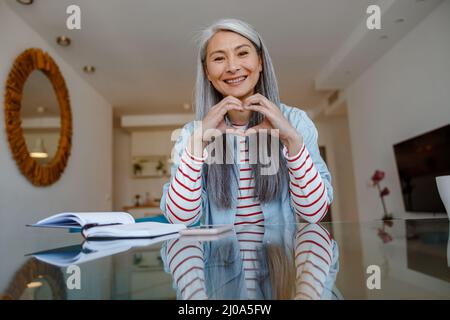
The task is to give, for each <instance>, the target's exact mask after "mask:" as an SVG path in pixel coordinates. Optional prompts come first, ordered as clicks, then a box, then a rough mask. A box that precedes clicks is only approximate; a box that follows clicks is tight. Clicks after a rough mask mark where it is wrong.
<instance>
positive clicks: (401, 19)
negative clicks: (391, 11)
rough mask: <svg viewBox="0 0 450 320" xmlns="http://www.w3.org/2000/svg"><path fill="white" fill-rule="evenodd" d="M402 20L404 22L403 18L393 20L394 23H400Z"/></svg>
mask: <svg viewBox="0 0 450 320" xmlns="http://www.w3.org/2000/svg"><path fill="white" fill-rule="evenodd" d="M402 22H405V19H403V18H398V19H396V20H395V23H402Z"/></svg>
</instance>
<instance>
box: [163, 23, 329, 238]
mask: <svg viewBox="0 0 450 320" xmlns="http://www.w3.org/2000/svg"><path fill="white" fill-rule="evenodd" d="M195 111H196V118H197V120H198V121H196V122H194V121H193V122H190V123H188V124H186V125H185V126H184V128H183V130H182V133H181V134H180V136H179V137H178V139H177V141H176V144H175V149H174V150H175V153H174V165H173V166H172V169H171V174H172V177H171V181H170V182H169V183H167V184H166V185H165V186H164V189H163V196H162V199H161V210H162V211H163V212H164V213H165V216H166V218H167V219H168V220H169V221H170V222H171V223H184V224H186V225H192V224H195V223H197V222H199V221H202V222H203V223H206V224H234V225H236V226H240V225H249V224H250V225H257V226H263V225H264V224H267V223H277V224H284V223H292V222H295V221H296V220H295V217H297V218H298V219H300V220H306V221H307V222H311V223H315V222H318V221H320V220H321V219H322V218H323V217H324V216H325V214H326V212H327V210H328V208H329V206H330V204H331V201H332V199H333V189H332V186H331V177H330V173H329V171H328V169H327V167H326V165H325V163H324V162H323V160H322V158H321V157H320V154H319V149H318V145H317V130H316V128H315V126H314V124H313V123H312V121H311V120H310V119H309V118H308V116H307V115H306V113H305V112H304V111H302V110H300V109H297V108H292V107H288V106H286V105H284V104H282V103H281V102H280V99H279V95H278V85H277V80H276V77H275V72H274V69H273V66H272V62H271V59H270V56H269V53H268V51H267V48H266V47H265V45H264V43H263V41H262V39H261V37H260V36H259V34H258V33H257V32H256V31H255V30H254V29H253V28H252V27H251V26H250V25H248V24H247V23H245V22H242V21H239V20H235V19H225V20H220V21H218V22H216V23H214V24H213V25H211V26H210V27H208V28H206V29H205V30H204V31H203V33H202V34H201V37H200V41H199V55H198V66H197V81H196V88H195ZM198 124H200V125H198ZM264 129H268V130H271V131H270V132H271V135H269V136H268V137H267V141H262V140H263V138H262V137H263V136H264V135H263V134H264ZM211 132H213V134H211ZM213 137H215V138H216V139H215V140H214V141H215V142H217V141H221V139H222V138H223V137H225V139H226V141H227V143H226V144H225V145H223V148H222V147H220V148H215V149H214V151H215V152H214V156H215V157H216V158H220V159H221V160H229V157H230V155H231V158H232V159H231V160H232V162H231V163H230V161H225V162H226V163H223V162H222V163H214V162H213V163H205V162H207V161H206V160H207V158H208V156H209V157H212V154H209V155H208V151H207V149H208V148H207V147H209V146H211V145H212V143H210V142H211V140H213ZM255 137H256V139H257V140H256V143H257V144H256V149H257V150H256V153H258V154H260V152H261V151H264V150H265V151H267V152H269V151H268V150H270V151H271V153H270V159H279V164H278V167H277V170H276V172H275V173H273V172H272V173H271V174H266V173H265V172H264V170H263V169H264V166H263V164H262V163H259V162H257V163H251V162H250V161H249V158H252V157H253V156H254V154H255V150H254V149H252V148H251V147H252V144H251V141H255V140H254V139H252V138H255ZM274 139H275V140H274ZM222 141H223V140H222ZM273 142H280V143H279V144H278V147H277V149H276V150H274V148H273V145H274V143H273ZM230 144H231V145H232V147H231V148H230ZM275 145H276V144H275ZM216 147H217V146H216ZM222 149H223V150H222ZM249 149H252V150H253V152H252V150H249ZM208 150H211V149H208ZM230 150H231V151H230ZM221 151H224V155H223V159H222V155H221V153H220V152H221ZM211 153H212V152H211ZM216 160H217V159H216ZM216 162H217V161H216ZM252 236H255V237H256V238H257V237H260V236H262V234H260V235H258V234H254V233H252ZM253 240H255V241H259V240H260V239H253Z"/></svg>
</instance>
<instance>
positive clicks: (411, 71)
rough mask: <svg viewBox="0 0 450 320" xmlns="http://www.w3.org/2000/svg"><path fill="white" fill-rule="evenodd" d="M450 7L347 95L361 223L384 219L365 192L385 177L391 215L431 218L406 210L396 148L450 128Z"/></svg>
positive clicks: (369, 192) (408, 38)
mask: <svg viewBox="0 0 450 320" xmlns="http://www.w3.org/2000/svg"><path fill="white" fill-rule="evenodd" d="M449 30H450V1H444V2H443V3H442V4H441V5H440V6H439V7H437V8H436V9H435V10H434V11H433V12H432V13H431V14H430V15H429V16H427V17H426V18H425V19H424V20H423V21H422V22H421V23H420V24H419V25H417V26H416V27H415V28H414V29H413V30H412V31H411V32H410V33H408V34H407V35H406V36H405V37H404V38H403V39H402V40H400V41H399V42H398V43H397V44H396V45H395V46H394V47H393V48H392V49H391V50H390V51H389V52H387V53H386V54H385V55H384V56H383V57H382V58H381V59H380V60H378V61H377V62H376V63H374V64H373V65H372V66H371V67H370V68H369V69H368V70H367V71H366V72H364V73H363V74H362V75H361V76H360V77H359V78H358V79H357V80H356V81H355V82H354V83H353V84H351V85H350V86H349V88H347V90H346V96H347V103H348V111H349V124H350V133H351V142H352V153H353V163H354V167H355V178H356V189H357V201H358V211H359V214H360V218H361V220H372V219H379V218H381V216H382V214H383V209H382V205H381V202H380V199H379V198H378V195H377V192H376V191H375V190H374V189H372V188H370V187H368V186H367V181H368V180H369V179H370V177H371V175H372V173H373V172H374V170H376V169H380V170H383V171H385V172H386V178H385V181H383V183H382V184H383V186H387V187H388V188H389V189H390V190H391V195H389V196H388V197H387V198H386V204H387V207H388V210H389V211H391V212H393V213H394V216H396V217H400V218H406V217H422V216H428V217H429V216H430V215H429V214H425V215H420V214H412V213H410V214H408V213H406V212H405V210H404V206H403V201H402V197H401V189H400V183H399V178H398V174H397V168H396V164H395V158H394V152H393V145H394V144H395V143H397V142H400V141H403V140H406V139H408V138H411V137H413V136H416V135H419V134H422V133H424V132H427V131H430V130H433V129H435V128H438V127H440V126H443V125H446V124H448V123H449V122H450V90H449V89H450V37H449Z"/></svg>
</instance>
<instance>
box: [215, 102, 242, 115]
mask: <svg viewBox="0 0 450 320" xmlns="http://www.w3.org/2000/svg"><path fill="white" fill-rule="evenodd" d="M230 110H238V111H244V110H245V109H244V108H243V107H242V106H237V105H235V104H227V105H224V106H223V107H222V108H220V110H219V114H220V116H221V117H223V116H224V115H225V114H226V113H227V112H228V111H230Z"/></svg>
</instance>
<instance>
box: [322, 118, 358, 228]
mask: <svg viewBox="0 0 450 320" xmlns="http://www.w3.org/2000/svg"><path fill="white" fill-rule="evenodd" d="M314 124H315V125H316V127H317V130H318V132H319V145H320V146H324V147H325V149H326V156H327V164H328V169H329V170H330V173H331V179H332V185H333V190H334V192H333V193H334V200H333V203H332V206H331V209H332V219H333V221H358V212H357V205H356V192H355V180H354V179H355V177H354V173H353V162H352V151H351V145H350V133H349V128H348V119H347V117H346V116H345V115H341V116H328V117H319V118H318V119H317V120H314Z"/></svg>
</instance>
